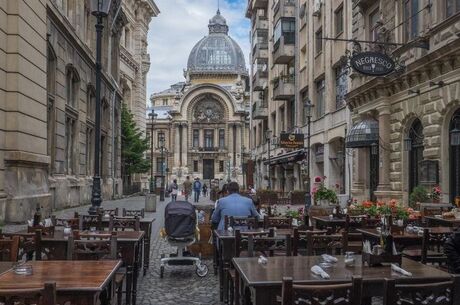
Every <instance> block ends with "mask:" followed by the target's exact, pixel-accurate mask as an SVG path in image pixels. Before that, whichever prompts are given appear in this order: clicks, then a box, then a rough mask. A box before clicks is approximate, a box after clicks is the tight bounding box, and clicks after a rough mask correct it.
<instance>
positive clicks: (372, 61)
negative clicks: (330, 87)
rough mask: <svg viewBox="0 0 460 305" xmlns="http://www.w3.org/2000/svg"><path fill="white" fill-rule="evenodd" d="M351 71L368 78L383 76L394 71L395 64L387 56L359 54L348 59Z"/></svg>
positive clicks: (375, 53)
mask: <svg viewBox="0 0 460 305" xmlns="http://www.w3.org/2000/svg"><path fill="white" fill-rule="evenodd" d="M350 63H351V66H352V67H353V69H354V70H355V71H357V72H359V73H361V74H364V75H369V76H384V75H388V74H390V73H391V72H393V71H394V70H395V62H394V60H393V59H391V58H390V57H389V56H388V55H386V54H383V53H378V52H361V53H358V54H356V55H354V56H353V57H352V58H351V59H350Z"/></svg>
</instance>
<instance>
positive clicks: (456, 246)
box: [444, 230, 460, 274]
mask: <svg viewBox="0 0 460 305" xmlns="http://www.w3.org/2000/svg"><path fill="white" fill-rule="evenodd" d="M444 254H445V255H446V256H447V264H448V267H449V272H450V273H455V274H460V231H458V230H456V231H455V232H454V233H452V235H451V236H450V237H449V238H448V239H447V241H446V243H445V244H444Z"/></svg>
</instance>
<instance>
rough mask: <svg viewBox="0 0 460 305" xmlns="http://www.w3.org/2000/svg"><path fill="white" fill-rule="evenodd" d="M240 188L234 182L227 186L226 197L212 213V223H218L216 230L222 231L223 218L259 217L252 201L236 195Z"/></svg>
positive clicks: (221, 199) (220, 200)
mask: <svg viewBox="0 0 460 305" xmlns="http://www.w3.org/2000/svg"><path fill="white" fill-rule="evenodd" d="M239 189H240V187H239V185H238V183H236V182H230V183H229V184H228V185H227V191H228V193H229V195H228V196H226V197H223V198H220V199H219V201H218V203H217V206H216V209H215V210H214V213H212V222H213V223H219V226H218V228H217V229H218V230H223V229H224V219H225V216H242V217H245V216H247V217H256V218H257V219H258V218H259V217H260V215H259V213H257V211H256V208H255V207H254V204H253V203H252V200H251V199H250V198H247V197H243V196H241V195H240V194H238V191H239Z"/></svg>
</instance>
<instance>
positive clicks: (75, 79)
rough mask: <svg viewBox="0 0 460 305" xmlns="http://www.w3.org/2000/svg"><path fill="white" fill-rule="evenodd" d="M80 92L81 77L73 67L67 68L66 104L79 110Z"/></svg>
mask: <svg viewBox="0 0 460 305" xmlns="http://www.w3.org/2000/svg"><path fill="white" fill-rule="evenodd" d="M79 90H80V77H79V76H78V73H77V71H76V70H75V68H74V67H73V66H72V65H69V66H68V67H67V73H66V103H67V105H69V106H71V107H74V108H76V109H78V106H77V101H78V92H79Z"/></svg>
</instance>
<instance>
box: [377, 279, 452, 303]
mask: <svg viewBox="0 0 460 305" xmlns="http://www.w3.org/2000/svg"><path fill="white" fill-rule="evenodd" d="M459 292H460V275H453V276H452V280H450V281H437V282H436V281H430V282H426V281H425V282H421V281H414V282H412V281H411V282H406V281H405V282H404V283H396V281H395V280H394V279H385V285H384V296H383V305H394V304H401V305H406V304H411V305H424V304H436V305H457V304H458V300H459V299H460V293H459Z"/></svg>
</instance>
